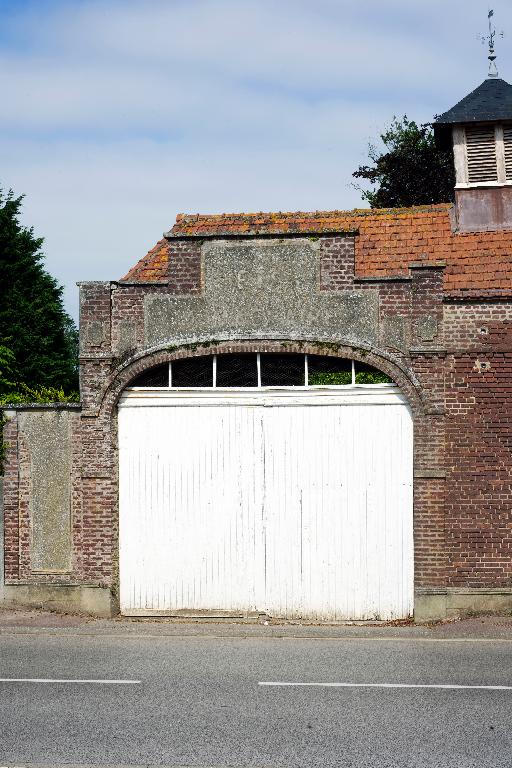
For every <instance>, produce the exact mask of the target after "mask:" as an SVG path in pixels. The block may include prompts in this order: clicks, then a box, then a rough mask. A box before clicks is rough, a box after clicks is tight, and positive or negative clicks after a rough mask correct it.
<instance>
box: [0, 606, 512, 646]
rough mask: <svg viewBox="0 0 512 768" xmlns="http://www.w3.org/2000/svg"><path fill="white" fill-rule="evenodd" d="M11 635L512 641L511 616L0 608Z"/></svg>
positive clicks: (0, 630) (4, 631) (2, 626)
mask: <svg viewBox="0 0 512 768" xmlns="http://www.w3.org/2000/svg"><path fill="white" fill-rule="evenodd" d="M10 634H58V635H67V634H69V635H114V636H127V635H128V636H137V635H141V636H146V637H147V636H151V635H156V636H169V637H216V638H219V637H226V638H242V639H243V638H256V637H262V638H264V637H269V638H302V639H350V638H367V639H372V638H380V639H390V640H391V639H397V638H400V639H411V640H414V639H423V640H503V641H510V642H512V615H508V616H498V615H481V616H471V617H467V618H465V619H460V620H456V621H445V622H439V623H435V624H424V625H418V624H412V623H411V624H403V623H402V624H369V623H368V624H366V623H364V624H363V623H359V624H354V623H352V624H305V623H304V624H303V623H300V622H278V621H268V622H266V621H259V622H257V621H245V622H244V621H242V620H234V619H217V620H214V619H200V620H195V621H194V620H191V619H175V618H173V619H169V618H158V619H155V618H149V619H148V618H140V619H132V618H126V617H117V618H113V619H95V618H92V617H89V616H83V615H77V614H65V613H56V612H50V611H43V610H30V609H27V610H22V609H11V608H2V607H0V636H1V635H10Z"/></svg>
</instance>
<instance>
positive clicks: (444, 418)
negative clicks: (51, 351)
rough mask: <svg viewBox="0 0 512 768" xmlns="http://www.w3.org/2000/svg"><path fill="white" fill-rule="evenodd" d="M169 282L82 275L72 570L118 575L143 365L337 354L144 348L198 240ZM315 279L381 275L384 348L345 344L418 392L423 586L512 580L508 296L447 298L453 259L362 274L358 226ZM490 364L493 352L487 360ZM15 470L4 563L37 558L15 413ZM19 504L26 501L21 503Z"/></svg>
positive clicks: (21, 572)
mask: <svg viewBox="0 0 512 768" xmlns="http://www.w3.org/2000/svg"><path fill="white" fill-rule="evenodd" d="M173 254H174V256H173V260H172V269H170V272H169V275H168V284H167V285H164V284H159V285H152V286H149V285H133V284H131V285H129V284H122V283H119V284H115V283H112V284H110V283H94V284H86V285H85V286H83V288H82V302H81V323H82V340H81V391H82V412H81V416H80V424H79V427H77V432H76V439H75V442H74V459H73V467H74V469H73V472H74V490H73V532H74V569H73V573H72V574H71V576H70V579H72V580H73V583H88V584H93V583H94V584H100V585H110V586H112V587H113V588H114V589H115V587H116V579H117V547H118V544H117V526H118V522H117V521H118V498H117V461H118V460H117V447H116V446H117V427H116V418H115V405H116V402H117V398H118V396H119V394H120V392H121V391H122V389H123V387H124V386H126V385H127V384H128V382H129V381H130V380H131V378H133V376H135V375H136V374H137V373H139V372H140V371H142V370H143V369H144V368H146V367H148V366H150V365H155V364H158V363H160V362H164V361H167V360H170V359H174V358H175V357H180V356H188V355H197V354H205V353H206V354H212V353H213V352H215V351H218V352H219V353H221V352H222V351H224V352H226V351H236V350H247V351H249V350H260V351H263V350H282V351H289V352H291V351H294V350H297V351H302V352H307V351H309V352H311V353H320V354H322V353H324V354H333V353H335V352H336V350H334V349H333V348H332V347H329V348H328V349H327V348H326V347H325V346H321V345H320V346H315V344H314V343H312V342H308V343H307V344H300V343H298V344H295V343H288V344H286V345H285V346H282V345H281V344H280V342H275V341H272V342H267V341H265V340H262V341H250V342H244V341H239V342H229V343H224V344H219V345H218V346H215V347H211V346H210V347H208V348H204V349H201V348H195V349H190V348H189V349H181V350H180V349H178V350H173V349H167V350H166V349H162V350H160V351H157V352H152V353H151V354H149V353H148V354H146V353H145V350H144V328H143V321H144V317H143V300H144V296H145V295H147V293H148V292H151V293H164V294H165V293H169V294H173V295H176V294H186V293H189V294H192V295H197V294H198V292H200V290H201V279H202V278H201V256H200V246H199V244H198V242H197V241H187V242H184V243H179V242H177V243H173ZM319 280H320V284H319V288H320V290H325V291H336V290H343V291H350V290H352V289H356V290H358V291H360V290H366V289H367V288H371V289H374V290H375V289H376V290H378V292H379V297H380V310H379V311H380V327H379V342H378V344H377V346H376V348H375V349H368V348H367V347H365V348H364V349H359V348H357V346H356V345H354V347H339V348H338V350H337V353H338V354H340V355H341V356H348V357H352V356H353V357H355V358H356V359H361V360H364V361H366V362H368V363H370V364H372V365H375V366H377V367H381V368H382V369H383V370H385V371H386V372H388V373H390V374H391V375H392V376H393V377H394V378H395V381H396V382H397V383H398V384H399V386H400V387H401V388H402V391H403V392H404V393H405V394H406V396H407V397H408V398H409V402H410V404H411V407H412V409H413V415H414V422H415V502H414V520H415V573H416V583H417V585H418V586H421V587H429V586H430V587H438V586H460V585H468V586H502V585H510V584H512V580H511V577H512V513H511V508H512V490H511V480H510V477H511V463H512V462H511V449H512V437H511V435H512V418H511V413H512V407H511V406H510V397H511V395H512V342H511V338H512V305H510V304H505V303H496V304H490V303H473V304H470V303H453V302H452V303H446V302H443V293H442V291H443V269H442V268H441V267H439V266H437V267H436V266H435V265H431V266H430V267H429V268H422V267H421V268H420V267H418V266H416V267H413V268H412V269H411V270H410V272H409V274H408V275H402V276H401V277H400V278H399V279H382V280H381V279H375V278H369V279H357V278H355V276H354V238H353V237H329V238H323V239H321V242H320V248H319ZM486 364H488V366H489V367H488V366H487V365H486ZM6 438H7V440H8V442H9V445H10V449H9V451H8V460H7V464H6V475H5V532H6V533H5V536H6V559H5V563H6V574H7V576H8V579H9V580H10V581H11V582H15V581H16V580H17V579H26V580H30V579H31V578H33V577H32V576H31V574H30V572H29V569H28V565H27V564H28V563H29V558H28V552H29V546H30V541H29V529H28V527H27V519H26V517H24V511H23V510H24V509H25V507H24V504H25V498H26V494H27V492H28V491H27V486H26V476H25V474H24V469H23V467H24V466H26V457H24V454H23V445H22V444H20V443H19V440H18V436H17V430H16V420H15V419H14V420H12V421H10V422H9V423H8V425H7V429H6ZM20 510H21V513H20Z"/></svg>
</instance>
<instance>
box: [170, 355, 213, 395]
mask: <svg viewBox="0 0 512 768" xmlns="http://www.w3.org/2000/svg"><path fill="white" fill-rule="evenodd" d="M172 386H173V387H213V357H212V356H211V355H208V356H205V357H188V358H186V359H185V360H173V362H172Z"/></svg>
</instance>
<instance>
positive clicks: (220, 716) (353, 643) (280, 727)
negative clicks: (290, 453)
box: [0, 632, 512, 768]
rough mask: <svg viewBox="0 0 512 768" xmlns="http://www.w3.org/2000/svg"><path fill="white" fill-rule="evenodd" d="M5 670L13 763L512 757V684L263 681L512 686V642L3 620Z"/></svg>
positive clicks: (462, 761) (4, 736)
mask: <svg viewBox="0 0 512 768" xmlns="http://www.w3.org/2000/svg"><path fill="white" fill-rule="evenodd" d="M0 678H2V679H3V680H2V681H1V682H0V766H11V765H13V766H14V765H15V766H21V765H27V764H34V765H45V766H46V765H48V766H49V765H51V766H60V765H64V764H66V765H68V766H69V765H70V764H71V765H95V766H96V765H98V766H100V765H101V766H104V765H116V766H118V765H130V766H134V765H137V766H141V765H145V766H147V765H155V766H156V765H167V766H201V767H203V766H216V767H217V766H257V767H258V768H263V766H308V768H310V767H311V766H322V767H325V766H353V767H354V768H356V767H357V768H363V767H365V766H372V768H374V767H375V766H378V767H379V768H387V767H388V766H389V767H391V766H411V767H412V766H414V768H419V767H421V766H432V767H434V766H435V768H452V767H453V768H469V766H471V767H472V768H473V767H474V768H477V766H478V768H481V766H486V768H492V767H493V766H504V767H505V766H506V768H510V766H512V689H510V690H495V689H491V688H465V687H462V688H423V687H420V688H403V687H398V688H389V687H383V688H380V687H335V686H330V687H322V686H299V687H295V686H262V685H259V683H261V682H288V683H289V682H294V683H304V682H309V683H350V684H353V683H363V684H372V685H375V684H377V685H380V684H408V685H411V684H414V685H425V684H427V685H458V686H470V685H474V686H512V642H511V641H510V640H489V639H487V640H485V639H480V640H475V641H472V640H469V641H468V640H464V641H459V640H453V639H452V640H442V639H436V640H433V639H422V638H402V639H397V638H394V639H388V638H384V639H383V638H380V637H379V638H355V637H353V638H337V639H329V638H317V639H304V638H293V637H285V638H261V637H249V638H237V637H232V638H231V637H225V638H218V637H213V636H208V635H205V636H203V637H169V636H159V635H140V634H137V633H132V634H131V635H130V634H121V633H118V635H116V636H113V635H102V634H98V635H95V634H94V633H91V634H90V635H83V636H80V635H79V634H75V635H73V634H68V635H66V636H64V635H59V634H52V633H49V632H48V633H45V632H41V633H40V634H4V635H1V636H0ZM20 678H22V679H23V680H24V681H22V682H14V681H13V679H17V680H19V679H20ZM26 679H29V680H33V679H38V680H43V681H49V680H55V679H65V680H70V679H75V680H84V679H87V680H96V681H102V682H89V683H83V682H82V683H77V682H73V683H71V682H68V683H62V682H61V683H55V682H26V681H25V680H26ZM104 681H140V682H111V683H108V682H107V683H106V682H104Z"/></svg>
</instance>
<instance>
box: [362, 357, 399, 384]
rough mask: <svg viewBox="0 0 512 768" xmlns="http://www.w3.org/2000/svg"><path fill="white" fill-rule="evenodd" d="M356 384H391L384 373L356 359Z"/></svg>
mask: <svg viewBox="0 0 512 768" xmlns="http://www.w3.org/2000/svg"><path fill="white" fill-rule="evenodd" d="M356 384H393V380H392V379H390V378H389V376H388V375H387V374H386V373H382V371H379V370H378V369H377V368H372V366H371V365H365V364H364V363H358V362H357V361H356Z"/></svg>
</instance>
